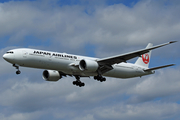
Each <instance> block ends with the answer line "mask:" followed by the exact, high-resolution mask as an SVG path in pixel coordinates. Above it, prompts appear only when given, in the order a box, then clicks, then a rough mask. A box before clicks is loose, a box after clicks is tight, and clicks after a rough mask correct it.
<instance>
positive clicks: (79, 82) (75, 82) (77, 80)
mask: <svg viewBox="0 0 180 120" xmlns="http://www.w3.org/2000/svg"><path fill="white" fill-rule="evenodd" d="M75 77H76V81H73V85H76V86H79V87H83V86H85V84H84V83H83V82H81V81H80V77H79V76H75Z"/></svg>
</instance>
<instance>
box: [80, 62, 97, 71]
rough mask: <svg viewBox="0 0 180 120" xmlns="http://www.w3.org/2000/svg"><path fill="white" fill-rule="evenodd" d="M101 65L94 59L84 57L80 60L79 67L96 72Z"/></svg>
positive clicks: (82, 69)
mask: <svg viewBox="0 0 180 120" xmlns="http://www.w3.org/2000/svg"><path fill="white" fill-rule="evenodd" d="M98 67H99V65H98V63H97V62H96V61H94V60H88V59H83V60H81V61H80V62H79V69H80V70H81V71H89V72H95V71H96V70H97V69H98Z"/></svg>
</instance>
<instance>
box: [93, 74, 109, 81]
mask: <svg viewBox="0 0 180 120" xmlns="http://www.w3.org/2000/svg"><path fill="white" fill-rule="evenodd" d="M94 79H95V80H97V81H100V82H104V81H106V78H105V77H102V76H101V75H98V76H94Z"/></svg>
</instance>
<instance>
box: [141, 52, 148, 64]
mask: <svg viewBox="0 0 180 120" xmlns="http://www.w3.org/2000/svg"><path fill="white" fill-rule="evenodd" d="M142 60H143V62H144V63H145V64H148V63H149V54H144V55H142Z"/></svg>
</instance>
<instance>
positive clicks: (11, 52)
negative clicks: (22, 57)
mask: <svg viewBox="0 0 180 120" xmlns="http://www.w3.org/2000/svg"><path fill="white" fill-rule="evenodd" d="M6 53H7V54H9V53H10V54H13V53H14V52H13V51H8V52H6Z"/></svg>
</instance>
